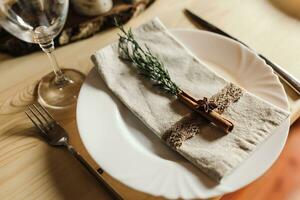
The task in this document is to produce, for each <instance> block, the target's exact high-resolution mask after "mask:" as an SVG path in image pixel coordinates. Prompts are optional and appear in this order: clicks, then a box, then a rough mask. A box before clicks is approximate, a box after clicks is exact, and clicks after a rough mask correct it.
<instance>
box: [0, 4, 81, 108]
mask: <svg viewBox="0 0 300 200" xmlns="http://www.w3.org/2000/svg"><path fill="white" fill-rule="evenodd" d="M68 7H69V0H0V24H1V25H2V27H3V28H4V29H5V30H7V31H8V32H10V33H11V34H13V35H14V36H16V37H17V38H19V39H21V40H23V41H26V42H30V43H37V44H39V46H40V47H41V49H42V50H43V51H44V52H45V53H46V54H47V56H48V58H49V60H50V63H51V66H52V68H53V72H52V73H50V74H48V75H46V76H45V77H43V78H42V79H41V80H40V82H39V85H38V87H37V95H38V101H39V102H40V103H42V104H44V105H45V106H48V107H52V108H65V107H68V106H71V105H73V104H74V103H75V102H76V100H77V95H78V92H79V89H80V86H81V84H82V82H83V80H84V75H83V74H82V73H81V72H79V71H76V70H73V69H60V67H59V66H58V63H57V60H56V58H55V55H54V53H53V51H54V42H53V39H54V37H56V36H57V35H58V34H59V32H60V31H61V29H62V28H63V26H64V24H65V21H66V17H67V13H68Z"/></svg>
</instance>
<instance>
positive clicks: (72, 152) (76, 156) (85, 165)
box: [66, 144, 123, 200]
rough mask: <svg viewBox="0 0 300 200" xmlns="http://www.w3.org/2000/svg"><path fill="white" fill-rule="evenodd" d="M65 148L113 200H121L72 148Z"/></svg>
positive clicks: (69, 146) (67, 145) (68, 146)
mask: <svg viewBox="0 0 300 200" xmlns="http://www.w3.org/2000/svg"><path fill="white" fill-rule="evenodd" d="M66 147H67V149H68V151H69V152H70V153H71V154H72V155H73V156H74V157H75V158H76V159H77V160H78V161H79V162H80V163H81V164H82V166H84V167H85V168H86V169H87V170H88V171H89V172H90V174H91V175H93V176H94V177H95V178H96V180H97V181H98V182H99V183H100V185H102V186H103V187H104V188H105V189H106V191H107V192H108V193H109V194H110V195H111V196H112V197H113V199H118V200H123V198H122V197H121V195H120V194H118V193H117V192H116V191H115V190H114V189H113V188H112V187H111V186H110V185H109V184H108V183H106V181H105V180H104V179H103V177H102V176H101V175H100V174H99V173H98V172H96V171H95V170H94V169H93V168H92V167H91V166H90V165H89V163H88V162H87V161H86V160H85V159H84V158H83V157H82V156H81V155H80V154H79V153H78V152H77V151H76V150H75V149H74V147H73V146H71V145H69V144H66Z"/></svg>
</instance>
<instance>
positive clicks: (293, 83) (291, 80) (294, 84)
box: [184, 9, 300, 95]
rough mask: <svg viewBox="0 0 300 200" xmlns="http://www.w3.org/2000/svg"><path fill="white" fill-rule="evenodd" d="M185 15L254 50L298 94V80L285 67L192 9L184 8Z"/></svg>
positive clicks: (299, 89) (299, 83)
mask: <svg viewBox="0 0 300 200" xmlns="http://www.w3.org/2000/svg"><path fill="white" fill-rule="evenodd" d="M184 11H185V13H186V15H187V16H188V17H189V18H190V19H191V20H192V21H193V22H194V23H197V24H198V25H201V26H202V27H204V28H206V29H207V30H208V31H211V32H214V33H217V34H220V35H223V36H225V37H228V38H231V39H233V40H235V41H237V42H239V43H240V44H242V45H244V46H245V47H247V48H249V49H250V50H252V51H253V52H255V53H256V54H257V55H258V56H259V57H260V58H262V59H263V60H264V61H265V62H266V64H267V65H269V66H270V67H271V68H272V69H273V70H274V72H275V73H276V74H277V75H278V76H279V78H280V79H281V80H283V81H284V82H285V83H286V84H288V85H289V86H290V87H291V88H292V89H293V90H294V91H295V92H296V93H297V94H298V95H300V81H299V80H297V78H295V77H294V76H293V75H291V74H290V73H289V72H287V71H286V70H285V69H283V68H282V67H280V66H279V65H277V64H275V63H274V62H271V61H270V60H269V59H268V58H266V57H265V56H263V55H262V54H259V53H257V52H256V51H255V50H253V49H252V48H251V47H249V46H248V45H246V44H245V43H244V42H242V41H240V40H238V39H237V38H235V37H233V36H231V35H229V34H228V33H226V32H224V31H222V30H221V29H219V28H218V27H216V26H214V25H213V24H211V23H209V22H208V21H206V20H204V19H203V18H201V17H200V16H198V15H196V14H195V13H193V12H192V11H190V10H188V9H185V10H184Z"/></svg>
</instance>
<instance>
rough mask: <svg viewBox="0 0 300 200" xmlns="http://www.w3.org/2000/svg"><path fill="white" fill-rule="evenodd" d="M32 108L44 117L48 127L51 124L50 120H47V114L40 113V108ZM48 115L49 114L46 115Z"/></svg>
mask: <svg viewBox="0 0 300 200" xmlns="http://www.w3.org/2000/svg"><path fill="white" fill-rule="evenodd" d="M32 106H33V107H34V108H35V110H36V111H37V112H38V113H39V114H40V115H41V116H42V118H43V119H44V121H45V122H46V125H49V124H50V122H49V120H48V119H47V117H45V114H43V113H42V112H41V111H40V108H38V107H39V106H36V105H35V104H32ZM46 115H47V114H46Z"/></svg>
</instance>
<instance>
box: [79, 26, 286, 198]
mask: <svg viewBox="0 0 300 200" xmlns="http://www.w3.org/2000/svg"><path fill="white" fill-rule="evenodd" d="M172 33H173V34H174V35H175V36H176V37H177V38H178V39H179V40H180V41H182V43H183V44H185V45H186V46H187V47H188V48H189V49H190V50H191V51H192V52H194V53H195V55H196V56H198V57H199V58H200V59H201V60H203V61H204V62H205V63H207V64H208V65H209V66H210V67H211V68H213V69H214V70H216V71H217V72H220V73H222V74H224V76H225V78H227V79H228V80H230V81H233V82H235V83H237V84H239V85H240V86H242V87H244V88H245V89H247V90H248V91H250V92H252V93H254V94H256V95H257V96H259V97H261V98H263V99H266V100H267V101H270V102H272V103H273V104H275V105H277V106H279V107H281V108H283V109H286V110H288V101H287V97H286V94H285V92H284V90H283V87H282V85H281V84H280V82H279V80H278V78H277V77H276V76H275V75H274V74H273V71H272V70H271V68H270V67H269V66H267V65H266V64H265V63H264V62H263V60H261V59H260V58H259V57H257V56H256V55H255V54H254V53H253V52H251V51H249V50H248V49H246V48H245V47H243V46H241V45H240V44H238V43H236V42H234V41H232V40H230V39H227V38H225V37H222V36H219V35H216V34H213V33H209V32H205V31H196V30H193V31H192V30H173V31H172ZM77 124H78V129H79V132H80V136H81V138H82V141H83V143H84V145H85V147H86V149H87V150H88V152H89V153H90V154H91V156H92V157H93V159H94V160H95V161H96V162H97V163H98V164H99V165H100V166H101V167H102V168H103V169H104V170H105V171H106V172H107V173H109V174H110V175H111V176H113V177H114V178H116V179H117V180H119V181H121V182H122V183H124V184H126V185H128V186H130V187H132V188H135V189H137V190H140V191H143V192H146V193H150V194H152V195H157V196H158V195H159V196H164V197H167V198H172V199H174V198H180V197H181V198H183V199H190V198H209V197H213V196H218V195H222V194H224V193H228V192H232V191H235V190H237V189H239V188H241V187H243V186H245V185H246V184H248V183H250V182H252V181H253V180H255V179H256V178H258V177H259V176H261V175H262V174H263V173H264V172H265V171H266V170H267V169H268V168H269V167H270V166H271V165H272V163H273V162H274V161H275V160H276V159H277V157H278V156H279V154H280V152H281V150H282V148H283V146H284V144H285V141H286V138H287V134H288V130H289V119H288V120H286V121H285V122H284V123H283V124H282V126H281V127H280V128H279V129H278V130H276V133H274V135H272V136H271V137H270V138H269V139H268V140H267V141H266V142H264V144H263V145H261V147H260V148H258V149H257V151H255V152H254V153H253V154H252V156H250V158H248V159H247V160H246V161H245V162H244V163H243V164H242V165H241V166H240V167H238V168H237V169H236V170H235V171H234V172H233V173H232V174H231V175H229V176H227V177H225V178H224V179H223V181H222V183H221V184H216V183H214V182H212V181H211V180H210V179H209V178H207V177H206V175H204V174H203V173H202V172H201V171H200V170H199V169H197V168H196V167H194V166H193V165H192V164H190V163H189V162H188V161H186V160H185V159H184V158H183V157H181V156H179V155H177V154H176V153H175V152H173V151H172V150H170V149H169V148H168V147H167V146H166V145H165V144H164V143H163V142H161V141H160V140H159V139H158V138H157V137H156V136H155V135H154V134H152V133H151V132H150V131H149V130H148V129H147V128H146V127H145V126H144V125H143V124H142V123H141V122H140V121H139V120H138V119H137V118H136V117H135V116H134V115H133V114H132V113H131V112H130V111H129V110H128V109H127V108H126V107H125V106H123V105H122V104H121V103H120V102H119V101H118V99H116V98H115V97H114V96H113V95H112V93H111V92H110V91H108V89H107V87H106V86H105V84H104V82H103V81H102V79H101V78H100V76H99V75H98V73H97V71H96V69H95V68H94V69H93V70H92V71H91V72H90V73H89V75H88V76H87V78H86V81H85V83H84V84H83V86H82V88H81V91H80V95H79V99H78V104H77Z"/></svg>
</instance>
